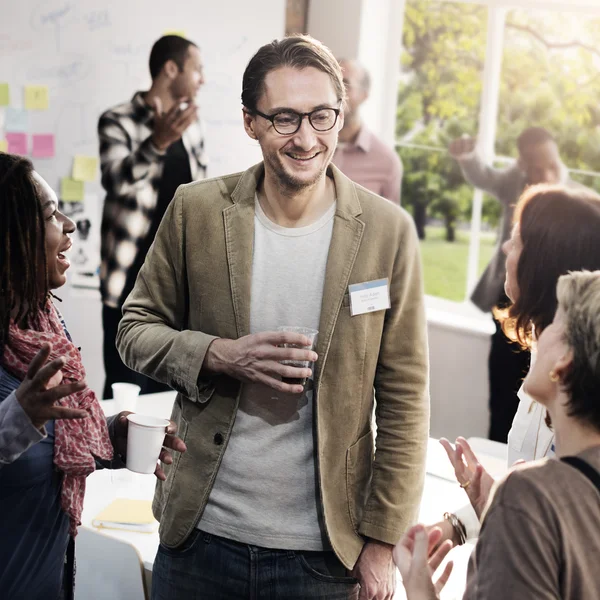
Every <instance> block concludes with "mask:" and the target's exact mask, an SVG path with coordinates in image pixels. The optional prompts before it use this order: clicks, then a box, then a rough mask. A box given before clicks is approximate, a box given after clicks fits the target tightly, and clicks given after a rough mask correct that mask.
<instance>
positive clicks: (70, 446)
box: [2, 300, 113, 536]
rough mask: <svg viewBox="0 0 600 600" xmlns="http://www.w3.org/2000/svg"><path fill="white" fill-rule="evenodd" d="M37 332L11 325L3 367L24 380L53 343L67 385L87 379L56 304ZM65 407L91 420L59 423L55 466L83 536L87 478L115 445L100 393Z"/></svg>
mask: <svg viewBox="0 0 600 600" xmlns="http://www.w3.org/2000/svg"><path fill="white" fill-rule="evenodd" d="M29 326H30V327H31V326H33V327H34V328H32V329H20V328H19V327H17V325H16V324H15V323H14V322H12V321H11V323H10V329H9V333H8V341H7V343H6V345H5V347H4V355H3V356H2V366H3V367H4V368H6V370H7V371H9V372H11V373H12V374H13V375H14V376H15V377H18V378H19V379H21V380H23V379H25V376H26V375H27V369H28V368H29V363H30V362H31V361H32V360H33V357H34V356H35V355H36V354H37V352H38V351H39V350H40V348H41V346H42V344H43V343H44V342H50V343H51V344H52V351H51V353H50V358H49V359H48V360H49V361H50V360H53V359H55V358H59V357H60V356H64V357H65V358H66V363H65V366H64V367H63V368H62V372H63V381H62V383H63V384H66V383H75V382H77V381H80V380H81V379H84V378H85V369H84V368H83V364H82V362H81V355H80V354H79V350H78V349H77V348H76V347H75V345H74V344H73V342H71V340H69V338H68V337H67V335H66V332H65V329H64V327H63V324H62V322H61V320H60V317H59V315H58V312H57V310H56V308H55V306H54V304H53V303H52V302H51V301H50V300H48V302H47V304H46V306H45V307H44V309H43V310H41V311H40V312H39V313H38V314H37V315H36V317H35V322H34V323H31V324H29ZM57 404H58V405H59V406H65V407H69V408H83V409H85V410H87V412H88V413H89V417H87V418H85V419H59V420H56V421H55V424H54V436H55V439H54V464H55V465H56V467H57V468H58V469H59V471H61V472H62V473H63V480H62V488H61V497H60V502H61V507H62V509H63V510H64V511H65V513H66V514H67V515H68V516H69V518H70V520H71V523H70V528H69V533H70V534H71V535H72V536H75V535H76V534H77V526H78V525H80V524H81V513H82V510H83V498H84V495H85V479H86V477H87V476H88V475H89V474H90V473H92V472H93V471H94V470H95V468H96V462H95V460H94V457H97V458H100V459H104V460H110V459H112V457H113V447H112V443H111V441H110V438H109V435H108V428H107V425H106V417H105V416H104V413H103V411H102V408H101V407H100V404H99V402H98V400H97V398H96V395H95V394H94V392H93V391H92V390H91V389H90V388H85V389H84V390H82V391H81V392H77V393H76V394H72V395H71V396H67V397H65V398H62V399H61V400H59V401H58V403H57Z"/></svg>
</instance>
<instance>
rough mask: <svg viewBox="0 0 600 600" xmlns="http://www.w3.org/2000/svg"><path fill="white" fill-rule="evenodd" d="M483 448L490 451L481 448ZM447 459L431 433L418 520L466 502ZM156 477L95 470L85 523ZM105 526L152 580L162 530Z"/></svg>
mask: <svg viewBox="0 0 600 600" xmlns="http://www.w3.org/2000/svg"><path fill="white" fill-rule="evenodd" d="M175 396H176V393H175V392H165V393H161V394H149V395H147V396H140V398H139V399H138V402H137V407H136V410H137V412H140V413H144V414H149V415H154V416H158V417H169V416H170V414H171V408H172V405H173V402H174V400H175ZM102 406H103V408H104V411H105V412H106V414H107V415H110V414H114V412H115V410H116V407H115V402H114V401H113V400H105V401H103V402H102ZM472 445H473V447H474V450H475V451H476V452H477V453H478V456H479V458H480V460H481V462H482V464H483V465H484V466H485V467H486V468H487V469H488V470H490V472H491V473H493V474H495V475H500V474H501V473H502V472H503V471H505V470H506V460H505V459H504V461H503V459H502V452H503V445H496V446H489V444H488V440H483V441H481V442H479V441H478V440H476V439H474V440H472ZM482 450H485V451H486V452H485V453H481V451H482ZM498 450H499V452H498ZM448 464H449V463H448V459H447V457H446V454H445V452H444V450H443V448H442V447H441V446H440V445H439V443H438V442H437V440H434V439H430V440H429V446H428V456H427V475H426V477H425V489H424V492H423V500H422V502H421V509H420V513H419V520H420V521H421V522H422V523H427V524H429V523H434V522H437V521H439V520H440V519H441V518H442V515H443V513H444V512H445V511H452V510H454V509H456V508H458V507H460V506H462V505H464V504H465V502H466V501H467V499H466V495H465V493H464V491H463V490H461V489H460V487H459V486H458V484H457V483H456V481H455V480H454V474H453V471H452V468H451V467H450V468H448ZM155 483H156V479H155V477H154V476H152V475H139V474H137V473H132V472H130V471H128V470H126V469H120V470H118V471H110V470H102V471H96V472H95V473H93V474H92V475H90V476H89V477H88V480H87V488H86V495H85V502H84V510H83V515H82V524H83V525H84V526H86V527H92V520H93V518H94V517H95V516H96V515H97V514H98V513H99V512H100V510H102V509H103V508H104V507H105V506H107V505H108V504H110V502H112V500H114V499H115V498H118V497H122V498H133V499H151V498H152V497H153V494H154V486H155ZM102 531H103V533H105V534H107V535H110V536H112V537H115V538H117V539H120V540H124V541H127V542H129V543H130V544H132V545H133V546H135V548H136V549H137V550H138V552H139V554H140V556H141V559H142V562H143V563H144V567H145V569H146V574H147V578H148V580H149V579H150V578H151V572H152V565H153V564H154V557H155V555H156V551H157V549H158V543H159V538H158V532H153V533H135V532H131V531H120V530H111V529H103V530H102ZM471 550H472V545H470V544H466V545H465V546H463V547H461V548H456V549H454V550H453V551H452V552H451V558H452V560H453V561H454V572H453V574H452V576H451V577H450V581H449V582H448V584H447V585H446V589H445V590H444V592H443V594H442V600H453V599H455V598H456V599H457V598H462V593H463V591H464V584H465V577H466V569H467V563H468V559H469V555H470V553H471ZM404 598H405V595H404V588H403V587H402V584H401V583H399V584H398V590H397V593H396V596H395V600H401V599H404Z"/></svg>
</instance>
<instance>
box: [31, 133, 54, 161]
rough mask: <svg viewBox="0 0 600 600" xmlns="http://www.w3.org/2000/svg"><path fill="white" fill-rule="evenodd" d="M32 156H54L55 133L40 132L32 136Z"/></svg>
mask: <svg viewBox="0 0 600 600" xmlns="http://www.w3.org/2000/svg"><path fill="white" fill-rule="evenodd" d="M32 138H33V147H32V150H31V156H33V157H34V158H52V157H53V156H54V134H52V133H38V134H34V135H33V136H32Z"/></svg>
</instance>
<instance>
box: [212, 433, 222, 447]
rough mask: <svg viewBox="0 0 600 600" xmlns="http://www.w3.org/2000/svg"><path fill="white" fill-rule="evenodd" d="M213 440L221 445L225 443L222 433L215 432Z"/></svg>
mask: <svg viewBox="0 0 600 600" xmlns="http://www.w3.org/2000/svg"><path fill="white" fill-rule="evenodd" d="M213 442H214V443H215V444H216V445H217V446H220V445H221V444H222V443H223V435H222V434H221V433H215V437H214V438H213Z"/></svg>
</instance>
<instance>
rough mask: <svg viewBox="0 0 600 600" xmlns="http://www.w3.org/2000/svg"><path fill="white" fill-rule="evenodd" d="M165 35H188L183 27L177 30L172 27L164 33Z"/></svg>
mask: <svg viewBox="0 0 600 600" xmlns="http://www.w3.org/2000/svg"><path fill="white" fill-rule="evenodd" d="M163 35H178V36H179V37H182V38H184V37H186V35H185V31H183V30H182V29H179V30H176V29H170V30H168V31H165V32H164V33H163Z"/></svg>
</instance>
